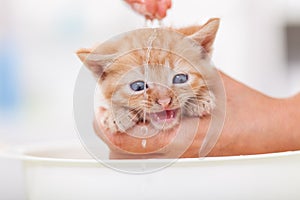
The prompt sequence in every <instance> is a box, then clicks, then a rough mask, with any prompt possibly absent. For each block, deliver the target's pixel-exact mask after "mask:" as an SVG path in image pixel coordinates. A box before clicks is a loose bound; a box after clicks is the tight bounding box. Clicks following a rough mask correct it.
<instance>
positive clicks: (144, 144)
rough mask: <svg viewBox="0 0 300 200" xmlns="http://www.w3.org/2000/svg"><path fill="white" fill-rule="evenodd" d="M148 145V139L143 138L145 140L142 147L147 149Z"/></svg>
mask: <svg viewBox="0 0 300 200" xmlns="http://www.w3.org/2000/svg"><path fill="white" fill-rule="evenodd" d="M146 145H147V140H146V139H143V140H142V147H143V148H144V149H145V148H146Z"/></svg>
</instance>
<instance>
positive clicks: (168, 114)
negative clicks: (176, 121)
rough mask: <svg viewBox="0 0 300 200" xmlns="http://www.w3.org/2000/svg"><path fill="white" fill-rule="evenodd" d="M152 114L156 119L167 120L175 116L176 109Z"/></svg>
mask: <svg viewBox="0 0 300 200" xmlns="http://www.w3.org/2000/svg"><path fill="white" fill-rule="evenodd" d="M150 115H151V118H152V119H154V120H156V121H166V120H170V119H173V118H175V116H176V110H164V111H162V112H157V113H151V114H150Z"/></svg>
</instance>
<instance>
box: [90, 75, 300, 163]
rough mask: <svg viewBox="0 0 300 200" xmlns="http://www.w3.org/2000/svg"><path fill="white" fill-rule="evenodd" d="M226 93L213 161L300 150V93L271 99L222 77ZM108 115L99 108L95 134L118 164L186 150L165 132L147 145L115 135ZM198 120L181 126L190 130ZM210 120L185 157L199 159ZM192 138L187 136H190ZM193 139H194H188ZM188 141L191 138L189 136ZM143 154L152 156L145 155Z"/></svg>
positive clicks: (204, 121) (172, 133)
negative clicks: (105, 123) (103, 122)
mask: <svg viewBox="0 0 300 200" xmlns="http://www.w3.org/2000/svg"><path fill="white" fill-rule="evenodd" d="M220 75H221V77H222V79H223V83H224V87H225V92H226V96H227V99H226V101H227V102H226V103H227V105H226V118H225V123H224V127H223V130H222V132H221V135H220V137H219V140H218V141H217V143H216V145H215V146H214V148H213V149H212V151H211V152H210V153H209V154H208V156H232V155H249V154H262V153H271V152H282V151H293V150H299V149H300V123H299V119H300V93H299V94H297V95H295V96H293V97H289V98H285V99H277V98H272V97H269V96H266V95H264V94H262V93H260V92H258V91H256V90H254V89H252V88H249V87H248V86H246V85H244V84H242V83H240V82H238V81H236V80H234V79H232V78H230V77H229V76H227V75H225V74H224V73H222V72H220ZM103 112H104V110H103V109H102V108H99V112H98V113H97V114H96V118H95V119H96V120H95V123H94V128H95V131H96V134H97V135H98V136H99V137H100V138H102V140H103V141H104V142H106V144H107V145H108V146H109V148H110V149H111V155H110V157H111V158H112V159H120V158H122V159H125V158H154V157H155V158H169V157H174V154H172V152H173V151H174V149H176V148H177V149H178V148H180V147H182V145H186V144H183V143H181V142H180V141H179V142H178V141H177V142H174V141H173V139H174V137H175V136H176V130H170V131H166V132H160V133H158V134H156V135H155V136H152V137H151V138H148V139H147V145H146V148H143V147H142V145H141V141H142V140H141V139H140V138H136V137H132V136H130V135H128V134H126V133H117V134H110V133H108V131H105V128H104V127H103V126H102V125H101V123H100V121H101V117H102V116H103ZM194 120H195V118H194V119H191V118H187V119H185V120H183V121H182V122H181V124H182V126H184V127H185V126H186V127H187V129H185V130H188V127H189V126H191V124H192V123H195V121H194ZM209 122H210V117H204V118H202V119H201V120H200V122H199V123H200V124H199V128H198V130H197V133H196V136H195V137H194V140H193V142H192V144H191V145H190V146H188V148H187V149H186V150H185V152H184V153H183V154H182V155H181V157H199V148H200V146H201V143H202V141H203V138H204V136H205V133H206V131H207V129H208V125H209ZM185 134H186V133H185ZM188 134H193V133H188ZM185 137H186V136H185ZM141 153H148V154H147V155H142V154H141Z"/></svg>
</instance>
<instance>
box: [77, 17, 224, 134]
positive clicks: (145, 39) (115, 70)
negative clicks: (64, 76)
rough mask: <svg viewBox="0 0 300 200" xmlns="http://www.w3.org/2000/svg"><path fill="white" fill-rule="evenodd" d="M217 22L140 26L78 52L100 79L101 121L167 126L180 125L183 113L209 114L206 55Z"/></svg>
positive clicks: (125, 126)
mask: <svg viewBox="0 0 300 200" xmlns="http://www.w3.org/2000/svg"><path fill="white" fill-rule="evenodd" d="M219 21H220V20H219V19H217V18H214V19H210V20H209V21H208V22H207V23H206V24H204V25H202V26H190V27H186V28H180V29H171V28H160V29H155V31H154V30H153V29H141V30H139V31H133V32H130V33H128V34H123V35H121V36H119V37H117V38H115V39H114V40H110V41H107V42H105V43H103V44H102V45H100V46H98V47H96V48H93V49H80V50H78V51H77V55H78V57H79V58H80V59H81V61H82V62H83V63H84V65H85V66H86V67H88V69H90V70H91V72H92V73H93V74H94V75H95V76H96V77H97V78H98V80H97V81H98V84H99V88H100V90H101V93H102V96H103V99H104V100H103V102H102V106H103V107H105V108H106V113H105V120H104V122H103V123H104V125H105V126H106V127H107V128H108V130H109V131H110V132H111V133H115V132H125V131H127V130H129V129H130V128H132V127H134V126H135V125H138V124H143V125H147V126H151V127H153V128H155V129H158V130H167V129H171V128H174V127H176V126H177V125H179V124H180V120H181V118H182V117H202V116H204V115H208V114H210V113H211V111H212V110H213V109H214V108H215V97H214V94H213V92H212V91H210V90H209V87H208V84H209V77H210V76H211V73H212V72H211V71H212V70H211V69H212V66H211V62H210V55H211V52H212V45H213V42H214V39H215V36H216V33H217V30H218V27H219ZM151 37H152V38H151ZM149 42H150V43H151V44H149ZM149 45H151V47H152V48H150V49H149V48H148V47H149Z"/></svg>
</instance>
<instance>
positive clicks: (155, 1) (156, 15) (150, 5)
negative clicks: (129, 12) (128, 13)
mask: <svg viewBox="0 0 300 200" xmlns="http://www.w3.org/2000/svg"><path fill="white" fill-rule="evenodd" d="M125 2H126V3H128V4H130V6H131V8H132V9H133V10H135V11H136V12H138V13H139V14H141V15H143V16H145V17H146V19H150V20H153V19H159V20H160V19H163V18H164V17H166V15H167V10H168V9H170V8H171V6H172V2H171V0H125Z"/></svg>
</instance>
